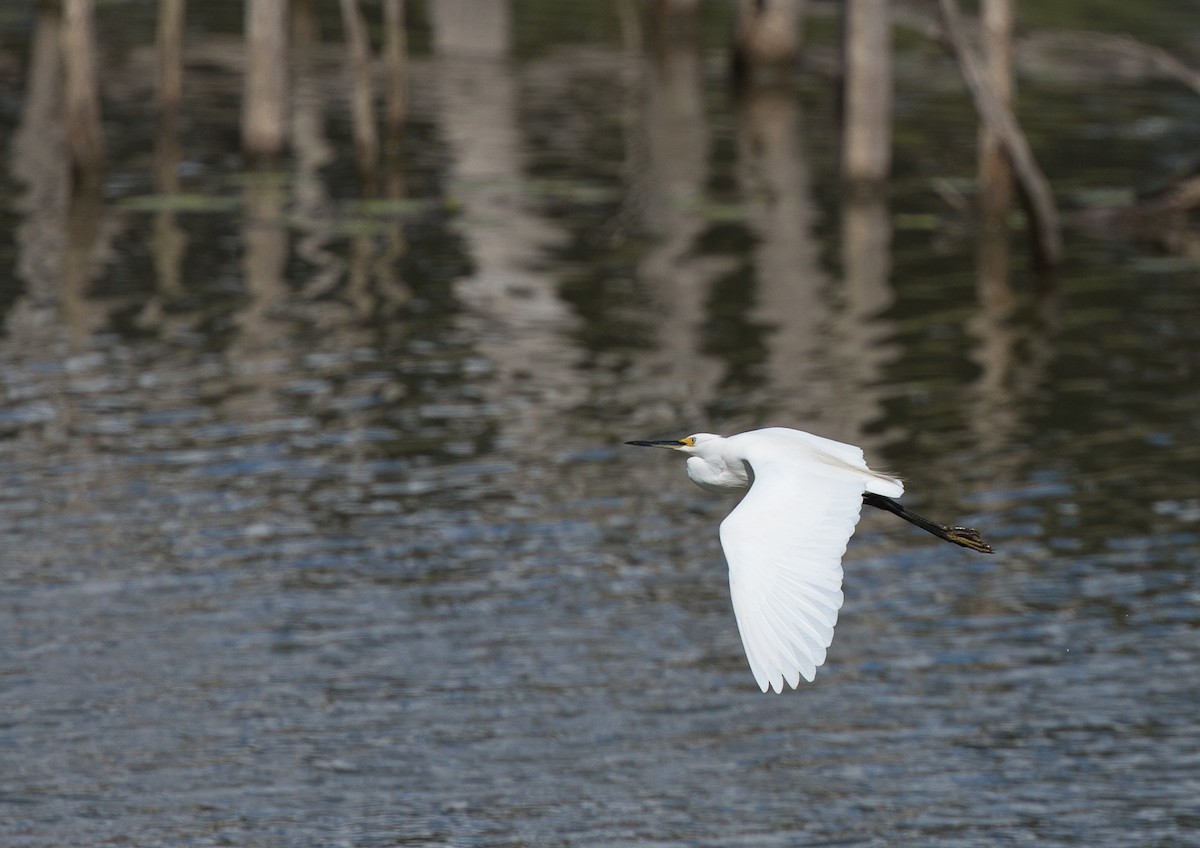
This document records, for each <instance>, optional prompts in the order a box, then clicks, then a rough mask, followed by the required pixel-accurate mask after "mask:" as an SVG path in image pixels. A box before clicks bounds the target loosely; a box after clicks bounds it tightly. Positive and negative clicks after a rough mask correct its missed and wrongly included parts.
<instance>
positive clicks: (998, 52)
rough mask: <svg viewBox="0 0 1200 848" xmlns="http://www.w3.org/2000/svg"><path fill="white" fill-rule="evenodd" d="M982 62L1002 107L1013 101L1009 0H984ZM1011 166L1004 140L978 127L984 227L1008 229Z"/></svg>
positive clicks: (981, 211) (990, 130) (1010, 199)
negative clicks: (1005, 150)
mask: <svg viewBox="0 0 1200 848" xmlns="http://www.w3.org/2000/svg"><path fill="white" fill-rule="evenodd" d="M980 17H981V21H982V24H983V27H982V33H983V62H984V68H983V70H984V73H985V74H986V76H987V80H988V84H989V85H990V86H991V87H992V91H994V92H995V93H996V99H997V100H999V101H1000V103H1001V104H1003V105H1004V106H1005V108H1008V109H1011V108H1012V101H1013V49H1012V36H1013V8H1012V0H983V3H982V4H981V6H980ZM1012 180H1013V174H1012V167H1011V166H1010V165H1009V162H1008V155H1007V154H1006V153H1005V152H1004V144H1003V143H1002V142H1001V140H1000V137H999V136H998V135H997V134H996V132H995V131H994V130H992V129H990V128H989V127H988V125H987V124H986V123H984V124H982V125H981V126H980V129H979V201H980V213H981V215H982V218H983V222H984V226H985V227H987V228H997V229H1004V230H1006V231H1007V223H1006V219H1007V217H1008V209H1009V207H1010V206H1011V205H1012Z"/></svg>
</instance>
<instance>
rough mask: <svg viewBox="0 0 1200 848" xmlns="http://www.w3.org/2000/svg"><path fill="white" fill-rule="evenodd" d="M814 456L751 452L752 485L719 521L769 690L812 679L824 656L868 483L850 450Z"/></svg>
mask: <svg viewBox="0 0 1200 848" xmlns="http://www.w3.org/2000/svg"><path fill="white" fill-rule="evenodd" d="M859 457H861V453H860V454H859ZM814 458H815V457H811V456H810V457H806V458H805V460H803V461H790V462H789V461H787V460H780V459H778V458H777V457H772V456H769V455H764V456H760V457H757V458H756V457H755V456H754V455H753V454H751V455H749V456H747V457H746V461H747V462H748V463H749V465H750V467H751V469H752V471H753V472H754V483H753V485H752V486H751V487H750V491H749V492H747V493H746V495H745V497H744V498H743V499H742V501H741V503H739V504H738V505H737V507H736V508H734V510H733V512H731V513H730V514H729V516H728V517H727V518H726V519H725V520H724V521H723V522H722V523H721V546H722V547H723V548H724V550H725V558H726V560H727V561H728V563H729V588H730V594H731V595H732V597H733V610H734V614H735V615H736V616H737V623H738V630H739V632H740V633H741V636H742V645H743V646H744V647H745V649H746V657H747V658H748V659H749V661H750V669H751V670H752V671H753V672H754V679H755V680H756V681H758V685H759V688H761V689H762V690H763V691H764V692H766V691H767V689H768V688H771V689H774V690H775V691H776V692H782V691H783V683H784V681H787V683H788V684H789V685H790V686H791V687H792V688H793V689H794V688H796V687H797V686H798V685H799V683H800V678H801V677H803V678H804V679H805V680H808V681H811V680H812V679H813V678H814V676H815V675H816V670H817V667H818V666H820V665H821V664H822V663H824V662H825V649H826V648H828V647H829V644H830V642H832V640H833V627H834V625H835V624H836V623H837V616H838V610H839V609H840V608H841V606H842V562H841V560H842V555H843V554H844V553H845V552H846V543H847V542H848V541H849V540H850V536H851V535H852V534H853V533H854V527H855V525H856V524H857V523H858V518H859V511H860V509H861V507H862V495H863V492H864V491H866V490H867V488H868V484H869V482H870V481H869V479H868V477H867V476H866V475H864V474H863V473H862V472H863V471H866V468H865V464H864V465H863V467H862V469H859V468H857V467H848V466H850V464H851V463H850V462H848V461H847V460H849V459H851V458H850V457H846V458H845V459H843V458H842V457H837V459H838V460H842V461H841V462H835V463H828V462H813V461H812V459H814ZM858 462H859V463H861V462H862V460H861V458H859V460H858ZM867 474H872V472H867ZM879 476H880V477H882V476H883V475H879ZM883 479H889V478H883ZM894 482H895V486H896V487H898V486H899V482H898V481H894Z"/></svg>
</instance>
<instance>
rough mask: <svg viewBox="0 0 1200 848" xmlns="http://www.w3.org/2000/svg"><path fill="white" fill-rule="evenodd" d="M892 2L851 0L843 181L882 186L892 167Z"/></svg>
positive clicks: (848, 14)
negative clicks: (890, 4)
mask: <svg viewBox="0 0 1200 848" xmlns="http://www.w3.org/2000/svg"><path fill="white" fill-rule="evenodd" d="M888 5H889V4H888V0H846V36H845V38H846V44H845V48H844V55H845V63H846V106H845V108H846V117H845V121H846V125H845V138H844V141H843V145H842V179H843V180H844V181H845V182H846V183H847V184H848V185H850V186H852V187H857V188H872V189H878V188H879V187H881V186H882V184H883V183H884V182H886V180H887V177H888V172H889V171H890V170H891V165H892V22H891V16H890V11H889V8H888Z"/></svg>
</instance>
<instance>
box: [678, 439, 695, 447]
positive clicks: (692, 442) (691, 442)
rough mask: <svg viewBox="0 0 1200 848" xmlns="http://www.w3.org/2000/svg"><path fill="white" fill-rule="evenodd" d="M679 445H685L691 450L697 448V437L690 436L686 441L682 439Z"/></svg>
mask: <svg viewBox="0 0 1200 848" xmlns="http://www.w3.org/2000/svg"><path fill="white" fill-rule="evenodd" d="M679 444H681V445H684V446H686V447H689V448H694V447H695V446H696V437H695V436H688V437H687V438H686V439H680V440H679Z"/></svg>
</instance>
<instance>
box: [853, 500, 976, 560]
mask: <svg viewBox="0 0 1200 848" xmlns="http://www.w3.org/2000/svg"><path fill="white" fill-rule="evenodd" d="M863 503H865V504H869V505H870V506H873V507H877V508H878V509H884V510H887V511H888V512H890V513H893V514H895V515H898V516H900V517H901V518H903V519H904V520H905V521H907V522H908V523H909V524H915V525H917V526H918V527H920V528H921V529H922V530H924V531H926V532H927V533H932V534H933V535H935V536H937V537H938V538H939V539H945V540H946V541H947V542H953V543H954V544H956V545H962V546H963V547H964V548H970V549H971V550H973V551H979V552H980V553H981V554H990V553H991V552H992V546H991V545H989V544H987V543H986V542H984V541H983V539H981V538H980V537H979V531H978V530H973V529H972V528H970V527H947V526H945V525H944V524H938V523H937V522H935V521H930V520H929V519H928V518H926V517H925V516H923V515H918V514H917V513H915V512H913V511H912V510H911V509H906V508H905V507H903V506H901V505H900V504H899V503H897V502H896V501H894V500H892V499H891V498H888V497H884V496H883V495H877V494H875V493H874V492H867V493H866V494H864V495H863Z"/></svg>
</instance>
